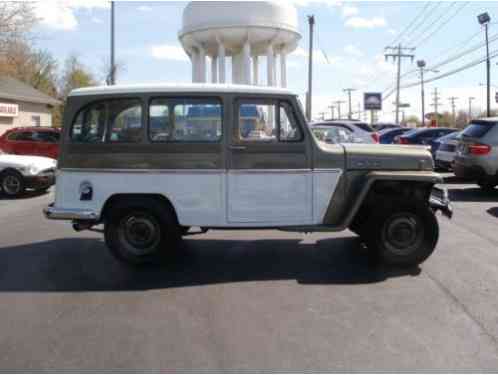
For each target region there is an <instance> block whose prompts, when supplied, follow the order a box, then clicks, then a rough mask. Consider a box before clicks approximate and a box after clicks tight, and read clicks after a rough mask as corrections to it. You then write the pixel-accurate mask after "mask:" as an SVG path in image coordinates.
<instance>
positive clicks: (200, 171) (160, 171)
mask: <svg viewBox="0 0 498 375" xmlns="http://www.w3.org/2000/svg"><path fill="white" fill-rule="evenodd" d="M58 171H59V172H74V173H136V174H144V173H146V174H166V173H176V174H187V173H188V174H191V173H197V174H213V173H231V174H240V173H252V174H253V173H258V174H261V173H304V172H313V173H330V172H335V173H340V172H342V169H339V168H331V169H325V168H324V169H309V168H306V169H112V168H88V169H87V168H61V169H59V170H58Z"/></svg>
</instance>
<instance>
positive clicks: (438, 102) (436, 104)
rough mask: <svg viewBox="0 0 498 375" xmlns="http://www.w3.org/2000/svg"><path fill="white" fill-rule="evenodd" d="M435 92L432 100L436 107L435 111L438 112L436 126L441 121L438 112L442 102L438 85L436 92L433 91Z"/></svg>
mask: <svg viewBox="0 0 498 375" xmlns="http://www.w3.org/2000/svg"><path fill="white" fill-rule="evenodd" d="M432 94H433V99H432V100H433V101H432V104H431V105H432V106H433V107H434V113H435V114H436V126H437V124H438V122H439V114H438V111H437V109H438V106H439V105H440V104H441V102H440V99H441V97H440V96H439V95H438V92H437V87H435V88H434V92H433V93H432Z"/></svg>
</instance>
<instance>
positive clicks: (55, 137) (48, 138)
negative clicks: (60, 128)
mask: <svg viewBox="0 0 498 375" xmlns="http://www.w3.org/2000/svg"><path fill="white" fill-rule="evenodd" d="M33 138H34V139H35V140H36V141H38V142H44V143H57V142H59V133H56V132H48V131H42V132H35V133H34V136H33Z"/></svg>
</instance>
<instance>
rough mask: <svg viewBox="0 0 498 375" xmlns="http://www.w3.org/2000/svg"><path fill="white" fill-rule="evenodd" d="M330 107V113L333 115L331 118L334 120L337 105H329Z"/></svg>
mask: <svg viewBox="0 0 498 375" xmlns="http://www.w3.org/2000/svg"><path fill="white" fill-rule="evenodd" d="M329 108H330V115H331V117H330V119H331V120H333V119H334V110H335V107H334V106H333V105H329Z"/></svg>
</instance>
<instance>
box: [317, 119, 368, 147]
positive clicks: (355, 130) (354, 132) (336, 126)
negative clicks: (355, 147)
mask: <svg viewBox="0 0 498 375" xmlns="http://www.w3.org/2000/svg"><path fill="white" fill-rule="evenodd" d="M361 125H366V126H367V127H368V128H367V129H365V128H364V127H362V126H359V125H358V123H356V122H354V121H347V120H346V121H323V122H318V123H312V124H310V128H311V129H312V130H313V134H314V135H315V136H316V137H317V138H318V139H319V140H321V141H323V142H326V143H335V144H339V143H378V136H377V133H375V132H373V131H368V129H369V125H368V124H364V123H361Z"/></svg>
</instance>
